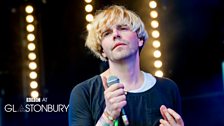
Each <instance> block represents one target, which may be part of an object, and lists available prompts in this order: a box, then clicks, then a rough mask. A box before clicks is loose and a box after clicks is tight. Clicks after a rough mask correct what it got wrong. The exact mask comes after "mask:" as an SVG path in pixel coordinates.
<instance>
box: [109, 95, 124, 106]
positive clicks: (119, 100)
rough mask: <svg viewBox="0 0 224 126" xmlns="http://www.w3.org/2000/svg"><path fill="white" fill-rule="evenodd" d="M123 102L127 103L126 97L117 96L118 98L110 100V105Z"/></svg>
mask: <svg viewBox="0 0 224 126" xmlns="http://www.w3.org/2000/svg"><path fill="white" fill-rule="evenodd" d="M122 101H126V96H125V95H120V96H117V97H114V98H111V99H110V100H109V102H110V103H112V104H113V103H119V102H122Z"/></svg>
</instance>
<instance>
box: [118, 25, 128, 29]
mask: <svg viewBox="0 0 224 126" xmlns="http://www.w3.org/2000/svg"><path fill="white" fill-rule="evenodd" d="M118 29H120V30H129V29H130V28H129V27H128V26H127V25H120V26H119V27H118Z"/></svg>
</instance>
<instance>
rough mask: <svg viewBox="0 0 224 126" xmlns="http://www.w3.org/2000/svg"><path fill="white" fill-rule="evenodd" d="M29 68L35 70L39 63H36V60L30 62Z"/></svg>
mask: <svg viewBox="0 0 224 126" xmlns="http://www.w3.org/2000/svg"><path fill="white" fill-rule="evenodd" d="M29 68H30V69H31V70H35V69H37V64H36V63H35V62H30V63H29Z"/></svg>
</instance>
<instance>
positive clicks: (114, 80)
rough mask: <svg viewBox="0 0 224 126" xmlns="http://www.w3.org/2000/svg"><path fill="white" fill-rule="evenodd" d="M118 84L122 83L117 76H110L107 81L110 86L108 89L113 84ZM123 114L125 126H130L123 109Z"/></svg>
mask: <svg viewBox="0 0 224 126" xmlns="http://www.w3.org/2000/svg"><path fill="white" fill-rule="evenodd" d="M116 83H120V79H119V78H118V77H116V76H110V77H109V78H108V79H107V85H108V87H109V86H111V85H113V84H116ZM121 114H122V120H123V122H124V125H125V126H128V124H129V121H128V117H127V115H126V114H125V111H124V109H123V108H122V109H121Z"/></svg>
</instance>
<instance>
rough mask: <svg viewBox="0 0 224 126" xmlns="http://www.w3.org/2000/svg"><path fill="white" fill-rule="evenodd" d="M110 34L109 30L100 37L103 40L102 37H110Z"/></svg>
mask: <svg viewBox="0 0 224 126" xmlns="http://www.w3.org/2000/svg"><path fill="white" fill-rule="evenodd" d="M110 33H111V32H110V31H109V30H107V31H105V32H103V33H102V37H103V38H104V37H106V36H108V35H110Z"/></svg>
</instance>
